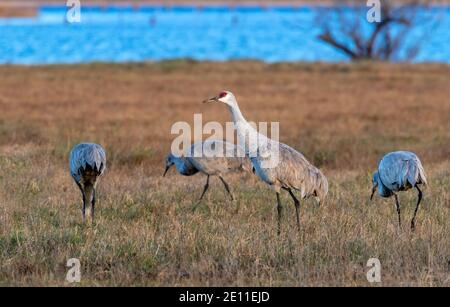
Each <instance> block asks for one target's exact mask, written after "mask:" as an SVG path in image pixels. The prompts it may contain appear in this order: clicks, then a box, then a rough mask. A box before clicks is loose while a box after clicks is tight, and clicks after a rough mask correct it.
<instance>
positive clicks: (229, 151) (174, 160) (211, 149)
mask: <svg viewBox="0 0 450 307" xmlns="http://www.w3.org/2000/svg"><path fill="white" fill-rule="evenodd" d="M172 165H175V167H176V169H177V171H178V173H180V174H181V175H184V176H192V175H194V174H196V173H198V172H201V173H203V174H205V175H206V184H205V186H204V188H203V192H202V195H201V196H200V199H199V200H202V198H203V196H204V195H205V193H206V191H207V190H208V188H209V177H210V176H218V177H219V179H220V181H222V183H223V185H224V187H225V190H226V191H227V193H228V195H230V198H231V200H234V197H233V194H232V193H231V191H230V187H229V185H228V183H227V182H226V181H225V179H223V175H224V174H226V173H228V172H232V171H250V170H251V165H250V161H249V160H248V159H247V158H246V157H245V153H244V152H243V151H242V150H241V149H240V148H239V147H238V146H236V145H234V144H231V143H228V142H223V141H219V140H208V141H204V142H198V143H195V144H194V145H192V146H191V147H190V148H189V151H188V153H187V155H186V156H181V157H176V156H175V155H173V154H172V153H170V154H169V155H168V156H167V158H166V170H165V171H164V175H163V176H165V175H166V173H167V171H168V170H169V169H170V167H171V166H172Z"/></svg>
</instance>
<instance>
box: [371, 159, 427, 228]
mask: <svg viewBox="0 0 450 307" xmlns="http://www.w3.org/2000/svg"><path fill="white" fill-rule="evenodd" d="M420 184H424V185H427V178H426V176H425V171H424V169H423V166H422V163H421V162H420V160H419V158H418V157H417V155H416V154H415V153H413V152H409V151H395V152H390V153H388V154H386V155H385V156H384V157H383V158H382V159H381V161H380V163H379V165H378V171H376V172H375V173H374V174H373V178H372V185H373V186H372V195H371V196H370V200H372V198H373V195H374V194H375V191H376V190H377V188H378V194H379V195H380V196H381V197H391V196H392V195H394V198H395V205H396V207H397V214H398V227H399V229H400V227H401V224H402V222H401V217H400V203H399V200H398V196H397V193H396V192H399V191H407V190H409V189H411V188H416V189H417V191H418V192H419V195H418V199H417V204H416V209H415V210H414V216H413V218H412V220H411V230H414V229H415V227H416V214H417V210H418V209H419V204H420V201H421V200H422V191H421V190H420V188H419V185H420Z"/></svg>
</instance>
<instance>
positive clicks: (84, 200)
mask: <svg viewBox="0 0 450 307" xmlns="http://www.w3.org/2000/svg"><path fill="white" fill-rule="evenodd" d="M76 184H77V186H78V188H79V189H80V191H81V195H82V196H83V207H82V208H81V213H82V215H83V222H86V193H85V192H84V189H83V187H82V186H81V183H79V182H78V181H76Z"/></svg>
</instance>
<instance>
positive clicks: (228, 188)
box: [219, 176, 234, 201]
mask: <svg viewBox="0 0 450 307" xmlns="http://www.w3.org/2000/svg"><path fill="white" fill-rule="evenodd" d="M219 178H220V181H222V183H223V185H224V187H225V190H227V192H228V195H230V198H231V200H232V201H233V200H234V197H233V194H232V193H231V191H230V187H229V185H228V183H226V181H225V179H223V178H222V176H219Z"/></svg>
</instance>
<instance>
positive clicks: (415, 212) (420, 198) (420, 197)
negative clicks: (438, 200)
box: [411, 185, 422, 231]
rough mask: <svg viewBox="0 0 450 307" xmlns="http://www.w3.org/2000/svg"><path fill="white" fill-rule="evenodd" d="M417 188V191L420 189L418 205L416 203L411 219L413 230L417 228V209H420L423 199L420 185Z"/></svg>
mask: <svg viewBox="0 0 450 307" xmlns="http://www.w3.org/2000/svg"><path fill="white" fill-rule="evenodd" d="M416 189H417V191H419V195H418V198H417V205H416V209H415V210H414V216H413V218H412V220H411V230H412V231H414V230H415V229H416V214H417V210H419V204H420V201H421V200H422V191H421V190H420V189H419V186H418V185H416Z"/></svg>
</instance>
